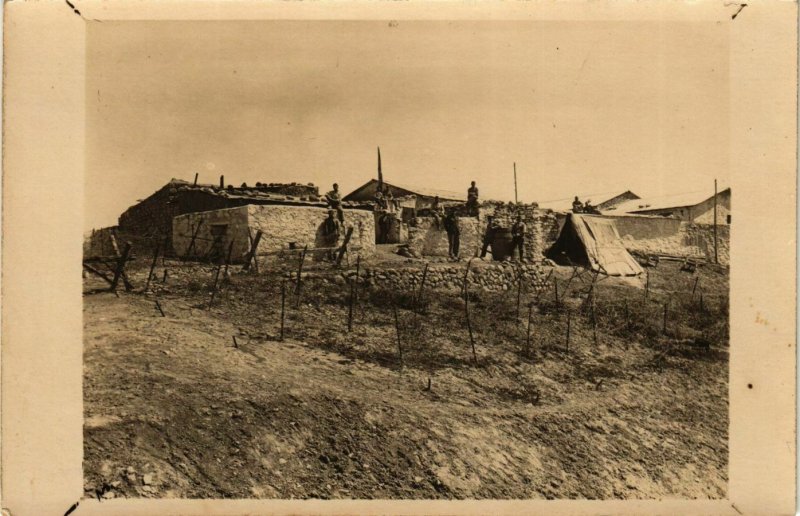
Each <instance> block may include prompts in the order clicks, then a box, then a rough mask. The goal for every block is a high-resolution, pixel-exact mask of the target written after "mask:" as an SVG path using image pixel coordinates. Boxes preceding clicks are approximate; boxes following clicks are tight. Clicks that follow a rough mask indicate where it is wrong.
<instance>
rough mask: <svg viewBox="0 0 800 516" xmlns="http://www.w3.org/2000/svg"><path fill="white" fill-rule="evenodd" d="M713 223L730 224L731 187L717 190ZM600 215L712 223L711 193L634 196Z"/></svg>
mask: <svg viewBox="0 0 800 516" xmlns="http://www.w3.org/2000/svg"><path fill="white" fill-rule="evenodd" d="M716 200H717V202H716V204H717V224H719V225H725V224H730V223H731V189H730V188H725V189H724V190H722V191H720V192H718V193H717V196H716ZM603 213H604V214H606V213H607V214H610V215H617V214H625V213H628V214H636V215H654V216H659V217H670V218H675V219H678V220H683V221H685V222H695V223H697V224H713V223H714V195H710V196H709V195H708V192H704V191H701V192H690V193H686V194H679V195H666V196H660V197H650V198H644V199H635V200H632V201H627V202H624V203H622V204H619V205H617V206H616V207H615V208H613V209H612V210H606V211H604V212H603Z"/></svg>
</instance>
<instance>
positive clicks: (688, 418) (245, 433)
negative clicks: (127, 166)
mask: <svg viewBox="0 0 800 516" xmlns="http://www.w3.org/2000/svg"><path fill="white" fill-rule="evenodd" d="M135 279H136V276H133V277H132V280H135ZM176 281H177V280H176ZM237 281H239V278H237V277H234V278H233V280H232V283H233V285H232V286H230V287H229V292H228V294H226V296H225V297H224V299H222V300H221V301H220V302H221V303H222V304H221V305H220V306H219V307H217V306H215V307H212V308H211V309H210V310H207V309H204V308H203V307H202V306H201V304H200V303H198V301H197V299H195V298H194V297H192V296H191V295H189V294H185V293H181V294H177V293H176V291H177V289H176V290H173V291H172V293H169V292H162V293H161V295H160V299H161V303H162V306H163V308H164V311H165V313H166V317H161V316H160V314H159V313H158V311H157V310H156V309H155V307H154V304H153V300H152V298H146V297H144V296H142V295H140V294H125V293H120V297H115V296H114V295H113V294H94V295H87V296H85V297H84V332H85V334H84V341H85V349H84V352H85V355H84V362H85V366H84V391H85V405H84V407H85V417H86V428H85V458H84V461H85V478H86V495H87V496H97V495H100V496H105V497H112V496H128V497H141V496H144V497H215V498H247V497H259V498H612V497H614V498H660V497H681V498H721V497H724V496H725V494H726V489H727V454H728V450H727V426H728V407H727V374H728V373H727V367H728V363H727V356H726V355H727V352H726V350H721V349H712V351H711V352H710V353H699V354H691V355H687V354H679V353H675V354H672V353H671V354H668V355H666V356H664V354H663V353H660V352H659V351H658V350H654V349H652V348H651V347H646V346H642V345H639V344H636V343H632V344H631V345H628V343H623V342H621V341H620V339H619V338H617V337H614V336H613V335H610V334H609V335H606V334H605V333H601V337H600V342H599V344H597V345H594V344H593V343H592V339H591V331H590V330H587V328H586V327H585V326H584V327H581V328H577V326H576V329H574V330H573V331H574V334H573V337H572V338H573V339H574V341H573V344H572V345H573V348H571V349H570V351H569V352H564V351H558V350H557V349H555V348H557V347H558V346H556V345H555V344H554V345H553V346H551V347H552V349H551V348H549V347H547V346H545V345H544V344H543V343H542V342H540V343H539V346H540V348H541V349H540V350H538V351H537V354H536V356H535V359H531V360H526V359H521V358H519V357H518V356H517V355H515V354H512V353H511V352H510V351H509V350H508V349H505V350H500V348H498V350H497V351H495V350H494V349H493V348H491V346H490V344H489V340H488V339H489V338H488V337H485V338H483V337H481V336H480V334H479V339H478V340H479V343H480V348H479V351H480V361H481V363H485V365H484V366H482V367H473V366H472V365H471V364H470V362H469V358H470V356H471V355H470V351H469V347H468V346H469V345H468V344H463V342H464V340H463V339H464V338H463V336H460V337H459V340H458V342H461V343H462V344H459V345H463V348H457V351H456V352H457V353H461V352H463V353H462V354H463V357H464V360H463V361H461V362H458V361H453V362H452V363H451V364H450V365H448V366H446V367H439V368H438V369H436V370H435V371H434V374H433V389H432V391H428V390H426V388H425V387H426V383H427V379H428V376H429V373H428V371H427V370H426V369H425V368H424V367H415V366H414V364H413V356H411V353H412V352H411V351H408V353H409V356H408V360H409V361H410V363H411V365H407V366H406V367H405V368H402V369H400V368H399V367H398V364H396V363H394V362H395V360H394V358H392V357H393V355H392V353H394V350H395V348H396V342H395V338H396V336H395V334H394V331H393V326H391V325H390V324H389V322H387V323H386V324H385V325H384V326H381V325H379V324H374V325H368V324H362V325H361V326H360V327H358V328H357V329H356V330H355V331H354V333H353V334H352V336H353V337H352V339H350V337H348V335H347V334H346V333H344V332H343V331H342V330H341V326H342V325H341V321H342V320H343V319H342V314H343V313H344V312H343V308H342V307H341V306H331V305H327V304H323V305H322V306H321V307H316V308H312V307H307V308H301V309H298V310H297V311H296V313H295V312H293V314H294V315H293V316H292V317H291V318H290V319H289V322H287V324H294V325H295V326H299V322H298V321H299V320H300V319H302V321H304V323H303V326H304V328H305V330H304V333H302V335H303V342H299V341H296V340H293V339H292V338H287V340H286V341H284V342H278V341H277V340H275V325H274V324H273V323H270V324H267V323H265V322H264V321H263V320H261V319H259V318H258V317H257V316H256V315H251V314H250V313H249V312H248V311H247V310H246V309H244V308H242V306H244V305H242V303H244V304H247V303H249V305H248V306H250V307H251V309H252V310H262V309H263V305H261V304H259V303H255V302H249V301H248V300H247V299H246V298H245V299H244V300H242V299H239V300H238V301H237V299H238V298H237V294H236V293H237V287H236V284H237ZM653 281H654V284H655V283H656V280H655V279H654V280H653ZM141 283H142V279H141V277H139V281H136V284H137V285H140V284H141ZM632 290H635V289H632ZM637 295H638V294H637ZM237 303H239V304H237ZM301 306H302V305H301ZM237 307H239V308H238V309H237ZM479 310H480V304H478V306H477V307H476V312H477V311H479ZM389 314H391V312H389ZM401 316H403V317H406V318H408V317H409V314H408V313H406V311H405V310H404V311H403V313H402V314H401ZM387 317H388V316H387ZM429 317H430V315H429ZM476 317H478V315H476ZM332 318H336V321H337V322H336V324H335V325H333V326H335V327H336V332H335V333H336V334H337V335H336V337H335V338H329V339H327V340H326V339H322V338H319V335H320V334H325V333H326V332H328V333H330V327H331V326H332V323H331V321H332ZM387 320H389V321H390V320H391V319H387ZM272 321H273V322H274V319H272ZM541 324H542V325H543V326H544V325H545V321H544V320H543V321H542V322H541ZM309 328H311V329H309ZM314 328H316V333H314V332H313V331H312V330H313V329H314ZM542 331H543V332H544V329H543V330H542ZM289 335H290V336H291V337H295V338H296V337H297V336H300V335H301V332H299V331H298V332H295V333H294V334H292V333H291V332H289ZM545 335H546V334H545ZM234 336H235V337H236V342H237V345H238V347H234V342H233V337H234ZM404 338H406V339H409V342H410V340H411V339H413V337H412V336H410V335H405V336H404ZM543 338H545V337H543ZM348 339H350V340H348ZM343 341H348V342H351V343H350V344H347V345H345V344H343ZM352 342H355V344H352ZM359 343H361V344H359ZM559 345H560V344H559ZM372 348H375V349H379V350H384V349H385V352H382V353H370V352H368V351H365V350H368V349H372ZM371 357H372V358H371ZM653 364H656V366H654V365H653ZM532 385H535V386H536V387H535V392H533V387H530V386H532Z"/></svg>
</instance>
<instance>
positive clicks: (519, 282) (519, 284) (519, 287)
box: [517, 265, 522, 320]
mask: <svg viewBox="0 0 800 516" xmlns="http://www.w3.org/2000/svg"><path fill="white" fill-rule="evenodd" d="M521 300H522V265H519V266H518V267H517V320H519V304H520V301H521Z"/></svg>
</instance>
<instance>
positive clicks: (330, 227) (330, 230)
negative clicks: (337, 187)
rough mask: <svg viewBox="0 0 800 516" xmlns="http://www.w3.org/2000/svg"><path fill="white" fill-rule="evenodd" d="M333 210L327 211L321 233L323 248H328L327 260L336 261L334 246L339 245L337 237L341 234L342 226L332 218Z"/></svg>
mask: <svg viewBox="0 0 800 516" xmlns="http://www.w3.org/2000/svg"><path fill="white" fill-rule="evenodd" d="M333 213H334V211H333V210H328V218H327V219H325V221H324V222H323V223H322V233H323V235H324V236H325V247H329V248H330V251H329V254H328V257H329V259H331V260H335V259H336V246H337V244H338V243H339V236H340V235H341V233H342V226H341V224H340V223H339V221H338V220H336V219H335V218H334V217H333Z"/></svg>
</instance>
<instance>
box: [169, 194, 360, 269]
mask: <svg viewBox="0 0 800 516" xmlns="http://www.w3.org/2000/svg"><path fill="white" fill-rule="evenodd" d="M327 216H328V209H327V208H325V207H320V206H298V205H278V204H272V205H255V204H248V205H245V206H237V207H234V208H226V209H222V210H212V211H204V212H196V213H186V214H183V215H179V216H177V217H175V218H174V219H173V222H172V242H173V248H174V252H175V254H176V255H177V256H182V257H183V256H186V257H200V258H209V259H213V258H219V257H221V256H223V255H224V254H227V252H228V248H229V246H230V245H231V242H233V247H232V248H231V262H233V263H241V262H242V261H244V258H245V255H246V254H247V253H248V252H249V250H250V241H251V238H254V237H255V235H256V233H257V231H258V230H261V232H262V236H261V239H260V241H259V245H258V250H257V253H258V254H259V256H264V255H279V254H281V253H287V254H290V255H291V254H292V251H294V250H299V249H303V248H304V247H305V246H308V248H309V249H310V250H311V251H309V252H310V253H311V254H310V258H312V259H316V260H321V259H323V258H325V257H326V256H327V255H329V254H330V253H329V252H328V251H327V250H326V249H323V248H329V247H330V241H329V240H328V239H326V237H325V235H324V232H323V221H324V220H325V218H326V217H327ZM344 220H345V224H344V228H343V230H342V237H343V236H344V233H345V231H346V230H347V228H349V227H352V228H353V234H352V237H351V239H350V242H349V244H348V249H349V250H350V252H351V256H354V255H355V254H360V255H361V256H362V257H368V256H371V255H372V254H373V253H374V252H375V223H374V220H375V219H374V217H373V215H372V212H371V211H367V210H358V209H346V210H345V213H344ZM193 237H194V243H192V239H193ZM342 239H343V238H340V239H339V241H338V243H337V245H340V244H341V243H342Z"/></svg>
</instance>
